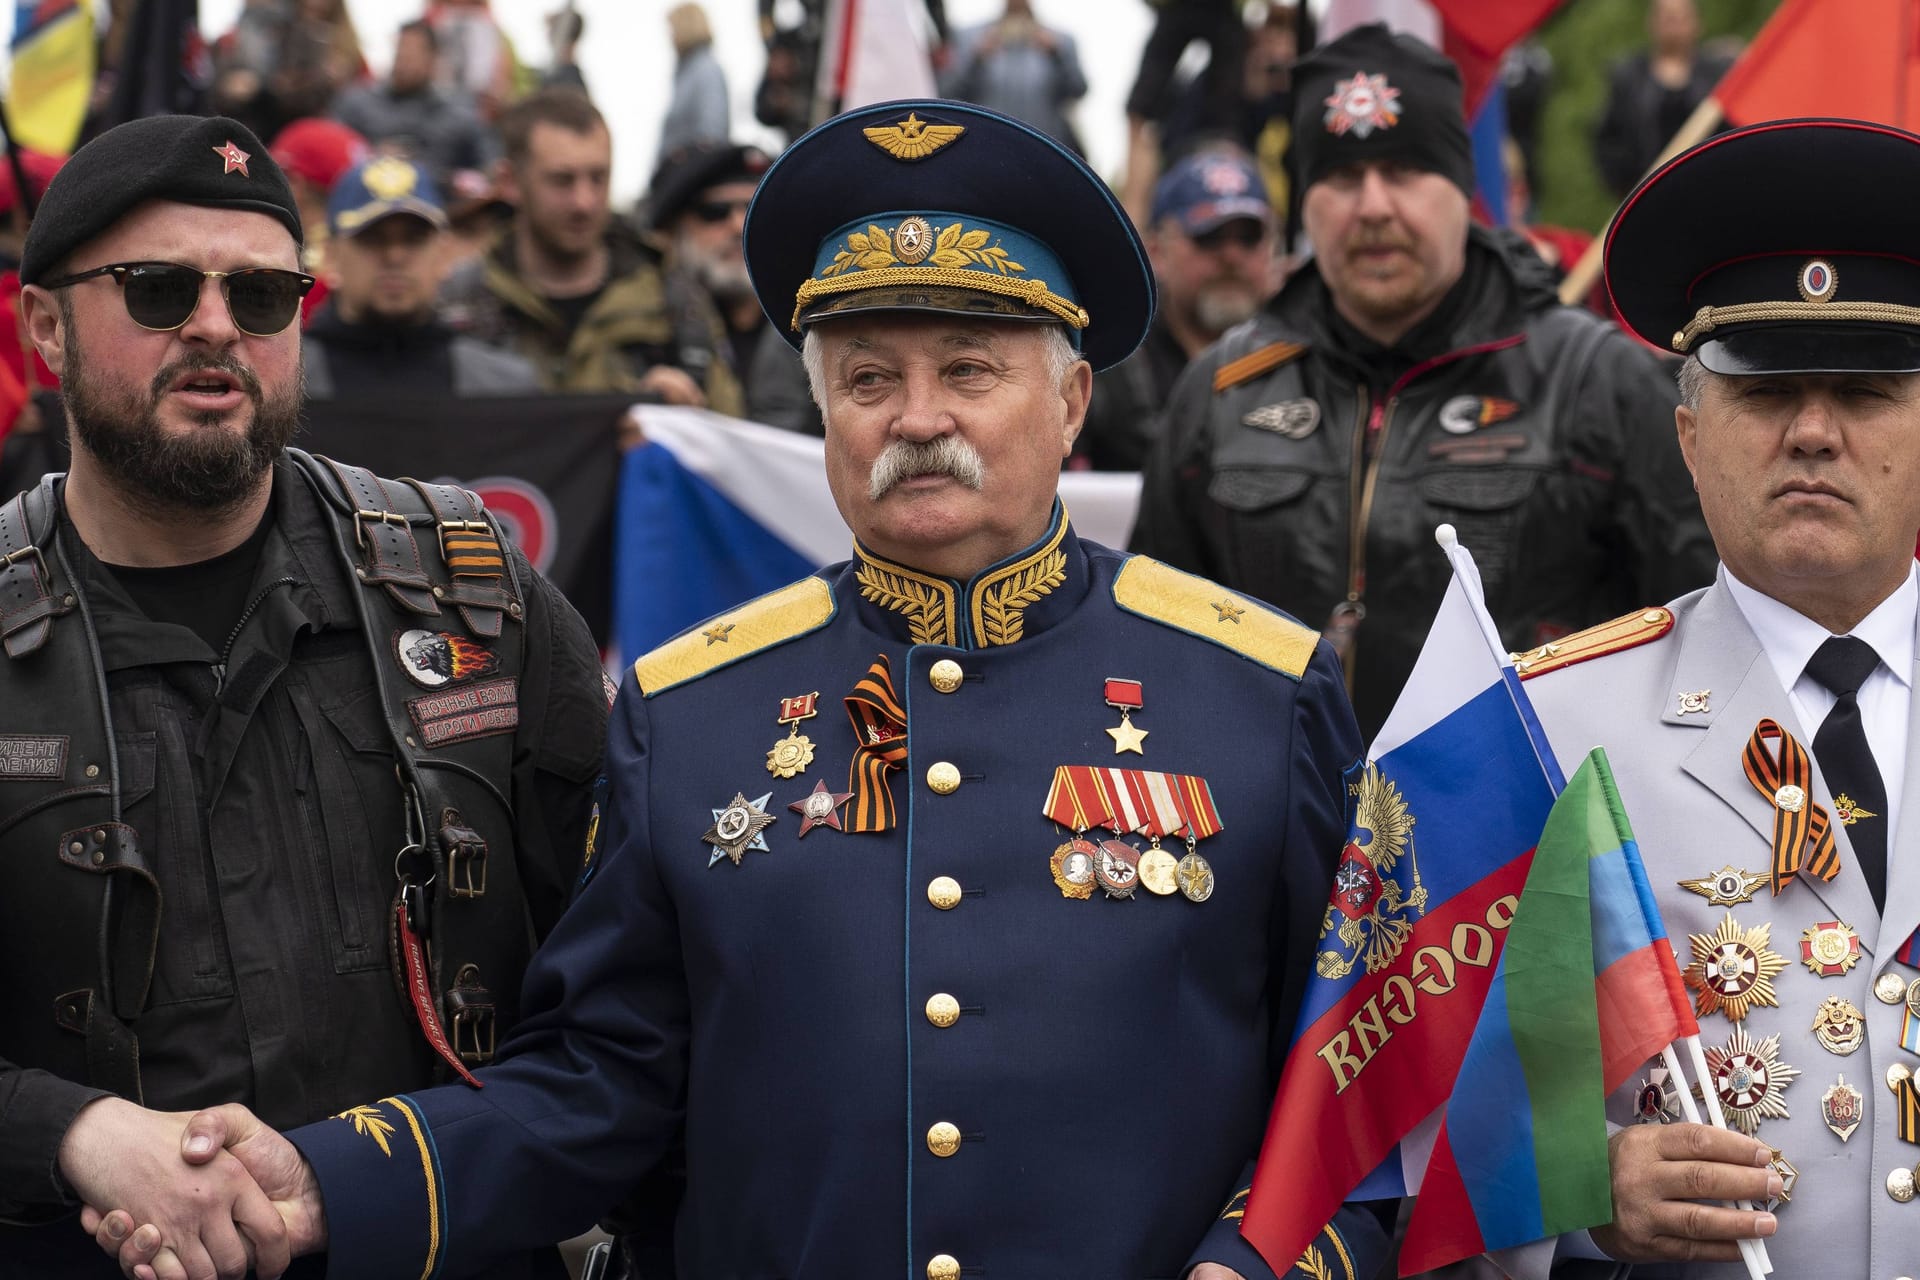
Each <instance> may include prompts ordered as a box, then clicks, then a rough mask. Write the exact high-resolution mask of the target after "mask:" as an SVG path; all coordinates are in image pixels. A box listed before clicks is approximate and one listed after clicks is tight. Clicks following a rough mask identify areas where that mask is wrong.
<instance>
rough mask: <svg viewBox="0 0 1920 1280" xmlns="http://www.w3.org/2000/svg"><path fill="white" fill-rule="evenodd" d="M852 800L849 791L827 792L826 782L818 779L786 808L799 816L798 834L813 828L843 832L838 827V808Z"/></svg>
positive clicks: (841, 828) (840, 827) (839, 826)
mask: <svg viewBox="0 0 1920 1280" xmlns="http://www.w3.org/2000/svg"><path fill="white" fill-rule="evenodd" d="M851 799H853V792H851V791H829V790H827V780H826V779H825V778H822V779H820V780H819V781H818V782H815V783H814V784H813V790H812V791H809V792H808V793H807V794H806V795H805V796H803V797H802V798H800V799H798V800H795V801H794V802H793V803H792V804H789V805H788V806H787V808H789V809H791V810H793V811H794V812H795V813H797V814H799V815H800V834H801V835H803V836H804V835H806V834H807V832H809V831H811V830H813V829H814V828H815V827H832V828H833V829H834V830H835V831H845V830H846V828H845V827H843V826H841V825H840V806H841V805H843V804H845V803H846V802H847V801H849V800H851Z"/></svg>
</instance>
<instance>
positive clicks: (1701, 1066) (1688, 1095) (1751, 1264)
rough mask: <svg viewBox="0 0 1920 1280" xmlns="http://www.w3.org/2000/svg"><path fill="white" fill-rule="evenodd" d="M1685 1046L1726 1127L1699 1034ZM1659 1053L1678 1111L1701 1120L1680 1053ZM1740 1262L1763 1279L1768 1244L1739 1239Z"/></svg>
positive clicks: (1768, 1264)
mask: <svg viewBox="0 0 1920 1280" xmlns="http://www.w3.org/2000/svg"><path fill="white" fill-rule="evenodd" d="M1687 1047H1688V1048H1689V1049H1691V1050H1692V1051H1693V1053H1694V1055H1695V1059H1694V1070H1695V1071H1697V1072H1699V1074H1700V1096H1701V1097H1703V1098H1706V1099H1707V1107H1708V1110H1709V1111H1710V1112H1712V1114H1713V1123H1714V1125H1715V1127H1716V1128H1721V1129H1724V1128H1726V1127H1727V1121H1726V1117H1725V1116H1724V1115H1723V1114H1722V1113H1721V1111H1720V1096H1719V1095H1718V1094H1716V1093H1715V1092H1714V1091H1713V1089H1712V1088H1711V1087H1710V1082H1711V1080H1712V1077H1711V1076H1710V1075H1709V1074H1708V1073H1707V1058H1706V1055H1705V1054H1704V1053H1701V1052H1700V1037H1699V1036H1688V1037H1687ZM1660 1056H1661V1058H1662V1060H1664V1061H1665V1062H1666V1064H1667V1074H1668V1075H1670V1076H1672V1077H1673V1079H1674V1081H1675V1086H1674V1092H1675V1093H1677V1094H1679V1095H1680V1112H1681V1114H1682V1115H1684V1116H1686V1118H1687V1122H1688V1123H1689V1124H1700V1123H1703V1122H1702V1121H1701V1119H1700V1108H1699V1107H1696V1106H1695V1105H1693V1090H1692V1089H1691V1088H1689V1087H1688V1086H1687V1073H1686V1072H1684V1071H1682V1070H1681V1069H1680V1055H1679V1054H1677V1053H1675V1052H1674V1051H1673V1046H1672V1045H1668V1046H1667V1047H1666V1048H1665V1049H1663V1050H1661V1051H1660ZM1739 1207H1740V1208H1742V1209H1751V1208H1753V1202H1752V1201H1751V1200H1742V1201H1740V1202H1739ZM1740 1261H1742V1262H1744V1263H1746V1264H1747V1274H1748V1275H1749V1276H1751V1277H1752V1278H1753V1280H1762V1278H1763V1277H1764V1276H1767V1275H1770V1274H1772V1272H1773V1260H1772V1259H1771V1258H1769V1257H1767V1246H1766V1244H1765V1243H1764V1242H1762V1241H1759V1240H1742V1241H1741V1242H1740Z"/></svg>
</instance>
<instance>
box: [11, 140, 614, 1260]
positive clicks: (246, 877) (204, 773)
mask: <svg viewBox="0 0 1920 1280" xmlns="http://www.w3.org/2000/svg"><path fill="white" fill-rule="evenodd" d="M300 238H301V225H300V218H299V214H298V211H297V209H296V207H295V204H294V198H293V193H292V191H291V190H290V189H289V187H288V185H287V181H286V178H285V177H284V176H283V175H282V173H281V172H280V170H279V168H278V166H277V165H275V163H274V161H273V160H272V158H271V157H270V156H269V155H268V154H267V150H266V148H265V147H263V146H261V145H260V143H259V142H258V141H257V140H256V139H255V138H254V136H253V135H252V134H251V133H249V132H248V131H247V130H246V129H245V128H244V127H243V126H241V125H240V124H238V123H236V122H234V121H231V120H226V119H219V118H198V117H188V116H163V117H154V118H149V119H144V120H139V121H135V122H132V123H130V124H127V125H124V126H121V127H120V128H117V129H114V130H112V131H110V132H108V133H106V134H103V135H102V136H101V137H100V138H98V139H96V140H95V141H93V142H91V143H89V144H88V145H87V146H86V147H83V148H82V149H81V150H80V151H79V152H78V153H77V154H76V155H75V156H74V157H73V158H72V159H71V160H70V161H69V162H68V163H67V165H66V167H65V168H64V169H63V170H62V172H61V173H60V175H59V176H58V177H57V178H56V180H55V181H54V182H53V183H52V185H51V186H50V187H49V189H48V191H47V194H46V197H45V199H44V201H43V203H42V205H41V208H40V213H39V216H38V218H37V219H36V220H35V222H34V224H33V228H32V231H31V232H30V233H29V235H28V237H27V241H26V245H25V250H24V254H23V257H22V262H21V269H20V275H21V280H22V282H23V285H24V292H23V303H22V306H23V314H24V322H25V327H26V331H27V333H28V334H29V335H30V336H31V338H32V340H33V342H34V345H35V346H36V347H37V348H38V350H39V352H40V354H41V355H42V356H43V357H44V358H45V359H46V361H47V363H48V364H49V365H50V366H51V368H52V369H53V370H54V372H55V373H57V374H58V375H59V376H60V379H61V383H62V389H63V391H64V394H65V398H66V413H67V422H68V426H69V429H70V436H71V444H72V468H71V470H70V471H69V472H67V473H66V474H65V475H54V476H48V477H47V478H46V479H45V480H44V481H43V482H42V483H41V484H40V485H39V486H38V487H37V488H36V489H34V490H32V491H30V492H28V493H25V494H21V495H19V496H18V497H15V498H13V499H12V500H11V501H9V502H6V503H4V504H0V641H3V642H4V656H0V972H3V973H5V974H6V976H7V981H6V983H5V986H4V991H0V1134H3V1135H4V1136H0V1271H4V1272H5V1273H6V1274H7V1275H9V1276H13V1275H21V1276H56V1275H57V1276H62V1277H94V1276H99V1277H111V1276H116V1275H118V1274H119V1269H118V1267H116V1266H115V1265H114V1263H113V1262H112V1261H111V1260H110V1259H108V1258H106V1257H104V1256H103V1255H102V1254H101V1253H100V1251H99V1250H98V1248H97V1247H96V1246H95V1244H94V1242H93V1241H91V1240H89V1239H88V1238H87V1235H86V1234H85V1233H84V1232H83V1231H82V1229H81V1227H80V1226H79V1225H76V1221H75V1219H76V1216H77V1214H78V1210H79V1209H80V1206H81V1205H82V1204H83V1203H117V1202H118V1201H120V1200H121V1199H131V1200H136V1201H141V1202H143V1203H146V1204H148V1205H154V1204H155V1199H154V1193H155V1192H156V1190H157V1187H158V1185H159V1180H160V1178H161V1177H162V1175H163V1172H164V1169H165V1167H166V1166H167V1165H177V1163H178V1161H179V1147H180V1141H181V1139H180V1132H181V1120H180V1118H179V1117H176V1116H174V1115H171V1114H169V1113H170V1112H174V1111H179V1110H183V1109H186V1110H190V1109H192V1108H194V1107H198V1106H202V1105H205V1104H207V1103H211V1102H222V1101H238V1100H245V1101H247V1102H250V1103H252V1104H253V1105H254V1106H256V1107H259V1108H261V1109H262V1110H263V1111H265V1112H271V1113H275V1114H278V1115H279V1116H280V1118H281V1120H282V1122H285V1123H293V1122H298V1121H301V1120H313V1119H317V1118H319V1117H321V1116H325V1115H328V1114H330V1113H332V1112H334V1111H337V1110H339V1109H341V1108H342V1107H344V1106H346V1105H348V1104H350V1103H352V1102H354V1101H357V1100H359V1099H361V1098H363V1097H366V1096H371V1095H373V1094H384V1093H391V1092H397V1091H401V1090H406V1089H413V1088H421V1087H425V1086H427V1085H429V1084H431V1083H433V1081H434V1080H435V1079H437V1078H440V1077H441V1076H444V1075H447V1074H450V1073H453V1072H457V1071H464V1070H466V1069H467V1067H469V1066H470V1065H473V1064H475V1063H478V1062H480V1061H484V1060H485V1059H487V1058H489V1057H490V1056H491V1054H492V1044H493V1038H494V1036H495V1035H496V1034H498V1032H499V1030H501V1029H502V1028H503V1027H504V1026H505V1025H506V1024H507V1023H509V1022H511V1021H512V1019H513V1013H514V1002H515V997H516V993H517V991H518V987H519V983H520V970H521V968H522V967H523V966H524V963H525V960H526V958H527V956H528V954H529V953H530V951H531V949H532V945H533V942H532V940H533V937H534V936H535V935H537V934H542V933H544V932H545V930H546V929H547V928H548V927H549V926H550V925H551V924H552V923H553V922H554V920H555V919H557V918H558V916H559V913H560V911H561V909H562V907H563V906H564V904H565V901H566V896H567V892H568V888H569V886H570V884H571V881H572V879H573V876H574V868H575V865H576V863H577V857H578V851H579V849H580V848H581V847H582V845H583V842H584V831H585V827H586V819H587V814H588V811H589V808H590V805H589V801H588V795H589V791H590V789H591V785H592V782H593V779H594V777H595V776H596V773H597V769H598V762H599V756H600V751H601V743H602V738H603V734H604V726H605V716H606V693H605V690H604V685H603V682H602V677H601V675H600V673H599V671H598V655H597V652H596V649H595V646H594V643H593V641H592V638H591V637H590V636H589V634H588V633H587V630H586V628H585V627H584V625H583V624H582V623H581V621H580V619H579V617H578V616H577V615H576V614H575V613H574V611H573V610H572V609H571V608H570V607H569V606H568V605H567V603H566V601H565V600H564V599H562V598H561V596H560V595H559V594H558V593H557V592H556V591H554V589H553V588H552V587H550V586H549V585H548V584H547V583H546V582H544V581H543V580H541V579H540V578H539V577H538V575H536V574H535V573H534V572H533V571H532V569H531V568H530V567H529V566H528V564H527V562H526V560H525V558H524V557H522V556H521V555H520V554H519V553H518V552H517V551H515V550H513V549H511V547H510V546H508V545H507V544H506V542H505V541H504V539H502V538H501V537H499V535H498V533H497V532H496V530H495V528H494V526H493V525H492V523H491V522H490V520H489V519H488V517H487V515H486V513H485V511H484V510H483V509H482V508H481V507H480V506H479V504H478V501H477V500H476V499H474V498H473V496H472V495H471V494H468V493H466V492H465V491H464V490H460V489H458V488H455V487H453V486H448V485H417V484H410V483H407V482H390V481H383V480H380V479H379V478H377V477H375V476H373V475H371V474H370V473H368V472H365V471H362V470H360V469H358V468H354V467H349V466H343V465H339V464H335V463H331V462H328V461H327V460H325V459H316V458H312V457H309V456H307V455H305V454H303V453H301V452H299V451H298V450H294V449H290V448H288V442H289V441H290V439H291V438H292V436H293V434H294V430H295V427H296V425H297V421H298V415H299V409H300V399H301V368H300V336H299V328H298V325H297V323H296V320H297V317H298V313H299V304H300V299H301V297H302V296H303V295H304V294H305V293H306V291H307V289H308V287H309V286H311V284H312V283H313V281H312V279H311V278H310V277H308V276H306V275H304V274H302V273H301V272H300V270H299V263H300V252H299V251H300ZM422 644H433V645H439V646H442V647H444V648H445V649H446V650H447V651H448V652H450V653H453V654H454V655H456V658H457V659H458V660H457V661H453V662H450V663H448V664H445V665H444V669H442V667H440V666H432V665H422V664H419V663H415V662H410V661H409V660H408V657H409V654H410V653H411V652H413V651H414V650H416V649H418V648H419V647H420V646H421V645H422ZM523 690H524V691H525V696H522V691H523ZM396 854H397V855H398V856H396ZM156 1213H157V1214H158V1218H157V1221H158V1223H159V1225H160V1227H161V1230H162V1231H163V1233H164V1237H165V1242H166V1243H167V1244H168V1245H169V1246H174V1247H177V1249H178V1255H177V1256H170V1258H169V1267H170V1268H173V1269H177V1272H178V1273H180V1274H185V1275H188V1276H191V1277H194V1280H200V1278H201V1277H208V1276H212V1275H215V1274H219V1275H222V1276H237V1275H240V1274H243V1273H244V1272H245V1271H246V1270H247V1268H248V1267H249V1265H250V1264H251V1263H252V1262H254V1261H256V1260H257V1262H258V1265H259V1269H260V1272H261V1273H262V1274H277V1273H278V1272H279V1271H280V1270H282V1269H283V1268H285V1266H286V1260H287V1253H288V1246H287V1239H286V1233H285V1229H284V1227H283V1226H282V1223H281V1220H280V1218H279V1215H278V1214H277V1213H276V1212H275V1211H274V1209H273V1207H272V1205H271V1204H270V1203H269V1202H268V1200H267V1198H266V1197H265V1195H263V1194H262V1193H261V1192H260V1191H259V1189H258V1188H257V1187H255V1186H254V1184H253V1181H252V1179H251V1178H249V1177H248V1176H247V1175H246V1174H245V1172H244V1171H243V1170H242V1169H241V1168H240V1166H239V1164H238V1163H237V1162H235V1161H232V1160H228V1159H222V1160H219V1161H216V1162H215V1164H214V1166H213V1167H212V1168H210V1169H208V1170H207V1171H206V1178H205V1181H204V1182H203V1183H202V1184H201V1186H200V1188H199V1194H198V1195H197V1197H196V1198H195V1200H194V1202H193V1204H192V1207H191V1208H188V1209H185V1210H180V1211H177V1212H167V1211H165V1210H159V1209H156ZM87 1226H88V1228H89V1229H91V1228H92V1226H93V1222H92V1220H91V1219H90V1218H89V1219H87ZM302 1265H305V1264H302ZM489 1274H491V1275H496V1276H503V1277H504V1276H515V1277H519V1276H536V1275H564V1274H565V1273H564V1270H563V1269H562V1268H561V1264H560V1260H559V1257H558V1255H557V1253H556V1252H555V1251H554V1250H552V1249H547V1250H544V1251H543V1253H542V1254H541V1255H538V1256H536V1255H531V1254H527V1255H522V1256H519V1257H517V1258H513V1259H509V1260H507V1261H505V1262H503V1263H502V1264H501V1266H500V1268H499V1269H497V1270H495V1271H493V1272H489Z"/></svg>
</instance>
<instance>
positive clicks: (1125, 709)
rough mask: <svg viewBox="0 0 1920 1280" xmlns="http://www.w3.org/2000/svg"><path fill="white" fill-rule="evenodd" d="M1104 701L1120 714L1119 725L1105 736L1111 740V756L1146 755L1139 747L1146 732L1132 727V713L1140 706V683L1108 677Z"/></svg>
mask: <svg viewBox="0 0 1920 1280" xmlns="http://www.w3.org/2000/svg"><path fill="white" fill-rule="evenodd" d="M1106 699H1107V705H1108V706H1110V707H1113V708H1114V709H1116V710H1117V711H1119V712H1120V723H1119V724H1118V725H1116V726H1115V727H1114V728H1111V729H1109V730H1107V736H1108V737H1109V738H1112V739H1113V754H1115V755H1120V754H1121V753H1122V752H1127V751H1131V752H1133V754H1135V755H1137V756H1143V755H1145V754H1147V753H1146V750H1145V748H1143V747H1142V746H1141V745H1140V744H1141V743H1142V742H1145V741H1146V740H1147V731H1146V730H1145V729H1136V728H1134V727H1133V714H1132V713H1133V712H1135V711H1138V710H1139V709H1140V708H1141V706H1142V700H1141V696H1140V682H1139V681H1138V680H1122V679H1119V678H1117V677H1113V676H1109V677H1107V685H1106Z"/></svg>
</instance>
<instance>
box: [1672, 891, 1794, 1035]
mask: <svg viewBox="0 0 1920 1280" xmlns="http://www.w3.org/2000/svg"><path fill="white" fill-rule="evenodd" d="M1772 929H1773V926H1772V925H1770V924H1757V925H1755V926H1754V927H1753V928H1751V929H1742V928H1741V927H1740V926H1739V925H1738V924H1736V923H1734V919H1733V913H1732V912H1731V911H1729V912H1728V913H1727V918H1726V919H1725V920H1722V921H1721V922H1720V927H1719V928H1718V929H1716V930H1714V931H1713V932H1712V933H1696V934H1693V935H1692V936H1691V937H1690V938H1689V939H1688V941H1689V942H1691V943H1692V944H1693V963H1692V964H1690V965H1688V966H1687V971H1686V973H1685V974H1684V975H1683V976H1684V977H1685V978H1686V980H1687V985H1688V986H1689V987H1691V988H1692V989H1693V990H1694V991H1696V992H1697V993H1698V995H1697V996H1696V997H1695V999H1694V1009H1695V1012H1697V1013H1698V1014H1699V1015H1700V1016H1701V1017H1703V1018H1704V1017H1706V1016H1707V1015H1708V1014H1710V1013H1721V1012H1724V1013H1725V1014H1726V1015H1727V1018H1728V1020H1729V1021H1732V1022H1738V1021H1740V1020H1741V1019H1742V1018H1744V1017H1746V1016H1747V1010H1749V1009H1751V1008H1753V1006H1755V1005H1767V1006H1771V1007H1773V1008H1776V1009H1777V1008H1779V1007H1780V1000H1779V998H1778V997H1777V996H1775V995H1774V994H1773V975H1774V974H1776V973H1779V972H1780V971H1781V970H1782V969H1784V968H1786V967H1787V961H1786V958H1785V957H1784V956H1782V955H1781V954H1780V953H1779V952H1777V951H1774V950H1772V949H1771V948H1769V947H1768V946H1767V937H1768V935H1769V934H1770V933H1771V932H1772Z"/></svg>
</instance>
